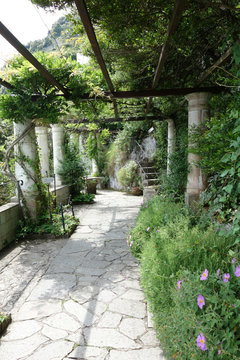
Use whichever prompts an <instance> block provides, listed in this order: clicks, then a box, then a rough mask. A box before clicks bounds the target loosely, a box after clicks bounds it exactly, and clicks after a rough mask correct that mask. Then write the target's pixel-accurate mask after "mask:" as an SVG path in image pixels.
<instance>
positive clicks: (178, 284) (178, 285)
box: [177, 281, 182, 290]
mask: <svg viewBox="0 0 240 360" xmlns="http://www.w3.org/2000/svg"><path fill="white" fill-rule="evenodd" d="M181 283H182V282H181V281H178V282H177V287H178V289H179V290H180V289H181Z"/></svg>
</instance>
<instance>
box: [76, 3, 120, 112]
mask: <svg viewBox="0 0 240 360" xmlns="http://www.w3.org/2000/svg"><path fill="white" fill-rule="evenodd" d="M75 4H76V7H77V10H78V13H79V16H80V18H81V20H82V23H83V26H84V28H85V31H86V34H87V36H88V39H89V41H90V44H91V46H92V49H93V51H94V54H95V56H96V59H97V62H98V64H99V66H100V68H101V71H102V73H103V76H104V78H105V80H106V82H107V84H108V87H109V90H110V91H111V92H114V86H113V83H112V80H111V78H110V76H109V73H108V70H107V67H106V64H105V62H104V59H103V56H102V53H101V50H100V47H99V44H98V41H97V38H96V34H95V31H94V29H93V25H92V22H91V19H90V16H89V13H88V10H87V7H86V4H85V2H84V0H75ZM113 106H114V113H115V117H116V118H117V117H118V110H117V103H116V101H115V100H114V99H113Z"/></svg>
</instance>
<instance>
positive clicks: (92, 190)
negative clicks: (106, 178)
mask: <svg viewBox="0 0 240 360" xmlns="http://www.w3.org/2000/svg"><path fill="white" fill-rule="evenodd" d="M101 180H102V178H101V177H100V176H89V177H88V178H87V181H86V182H87V192H88V194H96V192H97V184H99V183H100V182H101Z"/></svg>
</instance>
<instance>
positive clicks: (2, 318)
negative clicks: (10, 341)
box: [0, 312, 12, 336]
mask: <svg viewBox="0 0 240 360" xmlns="http://www.w3.org/2000/svg"><path fill="white" fill-rule="evenodd" d="M11 321H12V317H11V314H4V313H2V312H0V336H1V335H2V334H3V333H4V331H5V330H6V328H7V327H8V325H9V324H10V322H11Z"/></svg>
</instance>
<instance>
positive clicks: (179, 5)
mask: <svg viewBox="0 0 240 360" xmlns="http://www.w3.org/2000/svg"><path fill="white" fill-rule="evenodd" d="M185 3H186V0H177V1H176V3H175V6H174V9H173V14H172V17H171V19H170V22H169V25H168V30H167V38H166V40H165V42H164V44H163V47H162V50H161V53H160V56H159V60H158V65H157V69H156V72H155V75H154V79H153V83H152V89H155V88H156V87H157V85H158V82H159V78H160V76H161V73H162V70H163V67H164V64H165V61H166V60H167V55H168V51H169V47H170V39H171V36H172V35H173V34H174V32H175V30H176V29H177V26H178V24H179V21H180V18H181V16H182V12H183V9H184V5H185ZM151 103H152V98H151V97H150V99H149V100H148V104H147V108H146V112H145V113H146V114H147V113H148V111H149V108H150V106H151Z"/></svg>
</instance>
